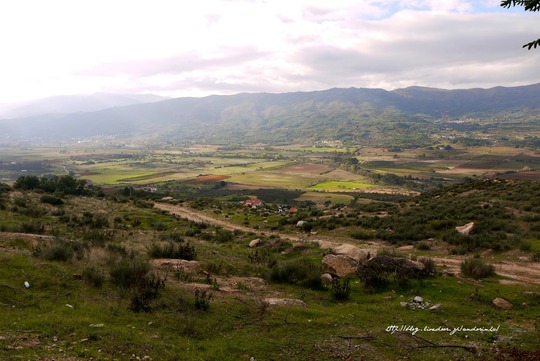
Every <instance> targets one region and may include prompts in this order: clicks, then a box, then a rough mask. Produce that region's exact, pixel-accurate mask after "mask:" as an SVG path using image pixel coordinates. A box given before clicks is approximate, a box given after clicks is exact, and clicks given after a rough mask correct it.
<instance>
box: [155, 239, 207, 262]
mask: <svg viewBox="0 0 540 361" xmlns="http://www.w3.org/2000/svg"><path fill="white" fill-rule="evenodd" d="M148 254H149V256H150V257H152V258H176V259H185V260H188V261H191V260H194V259H195V257H196V256H197V252H196V251H195V246H193V245H192V244H191V243H189V242H188V243H186V244H177V243H173V242H172V241H170V242H168V243H167V244H166V245H163V246H162V245H160V244H158V243H152V245H151V246H150V247H149V248H148Z"/></svg>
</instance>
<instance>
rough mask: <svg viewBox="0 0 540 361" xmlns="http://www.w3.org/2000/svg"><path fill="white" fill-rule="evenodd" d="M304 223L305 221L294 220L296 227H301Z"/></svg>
mask: <svg viewBox="0 0 540 361" xmlns="http://www.w3.org/2000/svg"><path fill="white" fill-rule="evenodd" d="M304 224H306V221H298V222H296V227H302V226H303V225H304Z"/></svg>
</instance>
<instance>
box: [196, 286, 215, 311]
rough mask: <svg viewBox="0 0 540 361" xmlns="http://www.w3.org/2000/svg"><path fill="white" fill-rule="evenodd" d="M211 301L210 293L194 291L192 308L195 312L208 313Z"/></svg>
mask: <svg viewBox="0 0 540 361" xmlns="http://www.w3.org/2000/svg"><path fill="white" fill-rule="evenodd" d="M211 300H212V292H208V291H207V290H200V289H198V288H196V289H195V301H194V304H193V306H194V307H195V309H196V310H201V311H208V309H209V308H210V301H211Z"/></svg>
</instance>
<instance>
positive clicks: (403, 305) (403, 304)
mask: <svg viewBox="0 0 540 361" xmlns="http://www.w3.org/2000/svg"><path fill="white" fill-rule="evenodd" d="M399 304H400V305H401V307H407V306H408V305H409V304H408V303H407V302H400V303H399Z"/></svg>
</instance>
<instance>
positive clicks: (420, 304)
mask: <svg viewBox="0 0 540 361" xmlns="http://www.w3.org/2000/svg"><path fill="white" fill-rule="evenodd" d="M399 304H400V305H401V306H402V307H407V308H410V309H411V310H425V309H427V308H430V303H429V302H427V301H424V299H423V298H422V297H420V296H416V297H415V298H410V299H409V300H408V301H407V302H400V303H399Z"/></svg>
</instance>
